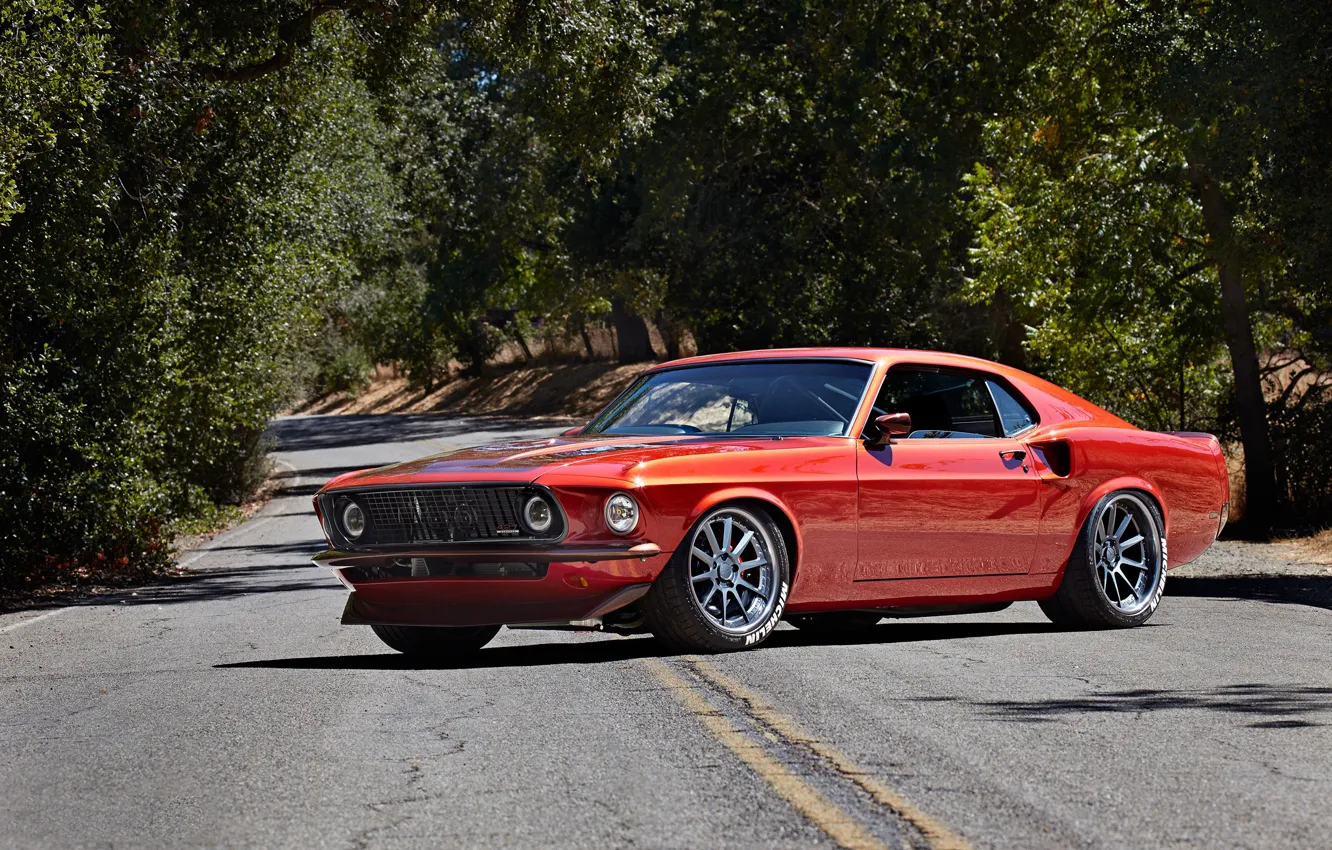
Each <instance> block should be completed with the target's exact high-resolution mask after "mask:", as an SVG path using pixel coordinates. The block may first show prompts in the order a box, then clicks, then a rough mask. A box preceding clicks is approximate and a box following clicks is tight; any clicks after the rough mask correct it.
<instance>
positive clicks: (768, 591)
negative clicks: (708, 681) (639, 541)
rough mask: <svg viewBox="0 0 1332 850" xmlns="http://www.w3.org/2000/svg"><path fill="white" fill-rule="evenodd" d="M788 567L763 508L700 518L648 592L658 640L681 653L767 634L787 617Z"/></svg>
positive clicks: (745, 643)
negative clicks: (784, 610)
mask: <svg viewBox="0 0 1332 850" xmlns="http://www.w3.org/2000/svg"><path fill="white" fill-rule="evenodd" d="M790 574H791V567H790V563H789V561H788V560H787V554H786V544H785V542H784V541H783V540H782V535H781V533H780V532H779V531H778V530H777V526H776V525H775V524H774V523H773V521H772V518H771V517H770V516H769V515H768V513H767V512H766V511H764V510H763V509H762V508H758V507H749V506H744V507H741V506H738V505H724V506H722V507H719V508H714V509H712V510H711V511H708V512H707V513H706V514H704V515H703V517H702V518H701V519H699V521H698V522H697V523H695V524H694V527H693V528H692V529H690V531H689V534H688V535H686V537H685V539H684V541H683V545H681V546H680V548H678V549H677V550H676V552H675V554H674V555H673V556H672V557H671V560H670V562H669V563H668V564H667V565H666V569H664V570H662V573H661V575H660V576H658V577H657V581H656V582H655V583H654V584H653V585H652V590H651V591H650V592H649V593H648V595H647V596H646V597H644V600H643V602H644V604H643V617H644V619H646V621H647V625H648V627H649V628H650V629H651V630H652V633H653V634H654V635H656V636H657V638H658V639H659V640H661V641H663V642H664V643H666V644H667V645H669V646H671V647H672V648H674V649H676V650H680V651H683V652H730V651H733V650H737V649H745V648H746V647H750V646H756V645H758V644H759V643H761V642H763V641H764V640H765V639H767V637H768V635H769V634H771V633H772V630H773V629H774V628H776V626H777V623H778V622H779V621H780V620H781V618H782V610H783V609H784V608H785V607H786V593H787V587H788V585H789V582H790Z"/></svg>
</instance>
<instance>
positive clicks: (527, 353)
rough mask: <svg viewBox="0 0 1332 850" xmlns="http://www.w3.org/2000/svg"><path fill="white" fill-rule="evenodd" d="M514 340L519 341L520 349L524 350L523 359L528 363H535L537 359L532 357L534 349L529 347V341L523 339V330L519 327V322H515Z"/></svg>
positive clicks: (515, 320)
mask: <svg viewBox="0 0 1332 850" xmlns="http://www.w3.org/2000/svg"><path fill="white" fill-rule="evenodd" d="M513 338H514V339H516V340H517V341H518V347H519V348H521V349H522V350H523V357H524V358H525V359H526V360H527V362H528V363H535V362H536V358H535V357H533V356H532V349H530V348H528V347H527V340H526V339H525V338H524V337H523V330H522V328H521V327H519V325H518V320H517V319H514V320H513Z"/></svg>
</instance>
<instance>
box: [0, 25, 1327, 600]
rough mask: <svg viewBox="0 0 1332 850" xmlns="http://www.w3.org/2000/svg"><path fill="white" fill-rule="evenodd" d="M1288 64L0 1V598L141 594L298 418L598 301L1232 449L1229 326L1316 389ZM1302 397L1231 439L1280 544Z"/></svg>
mask: <svg viewBox="0 0 1332 850" xmlns="http://www.w3.org/2000/svg"><path fill="white" fill-rule="evenodd" d="M1329 44H1332V6H1329V5H1328V4H1326V3H1324V2H1321V0H1281V2H1278V3H1270V2H1260V0H1212V2H1204V3H1197V2H1170V3H1159V2H1148V0H1114V2H1105V3H1096V4H1086V3H1081V2H1076V0H1047V2H1042V3H1037V4H1030V3H1019V2H1016V0H943V2H935V3H924V2H910V3H878V4H873V3H871V4H865V3H851V2H833V3H808V2H791V3H781V4H772V3H757V4H756V3H740V2H730V0H691V2H684V0H679V1H678V2H677V0H653V1H651V2H649V0H644V2H627V3H626V2H610V1H609V0H559V2H542V3H514V2H501V3H498V4H496V3H486V4H481V3H471V2H457V3H442V2H431V0H398V2H394V3H384V2H375V0H350V2H346V3H334V4H315V5H311V4H308V3H306V2H303V1H302V0H262V2H261V0H237V2H226V3H222V2H215V0H210V1H209V2H193V0H192V1H191V2H188V3H186V2H183V0H166V2H160V0H154V2H148V0H117V2H111V3H107V4H106V5H104V6H96V5H90V4H81V3H72V2H66V0H21V2H8V3H5V4H3V5H0V293H2V294H3V302H2V303H3V305H4V308H5V313H4V317H3V322H2V323H0V440H3V441H4V444H5V445H6V447H7V448H8V449H9V451H8V452H6V453H5V454H4V455H2V456H0V512H3V515H2V516H0V521H3V523H4V524H3V527H2V528H0V549H3V551H4V553H5V554H6V557H5V558H4V559H3V560H2V561H0V571H2V572H0V580H6V581H12V580H16V579H17V578H19V577H21V576H23V575H33V574H38V573H41V572H42V571H43V570H48V568H53V567H52V566H51V565H53V564H61V565H64V564H67V563H69V562H87V561H90V560H101V561H105V560H107V559H108V558H109V559H111V560H112V561H113V562H118V559H120V558H125V559H126V562H127V563H132V564H137V565H149V566H151V565H153V564H159V563H161V562H162V560H163V559H164V557H165V553H166V548H165V546H164V544H163V540H164V537H165V536H166V535H167V534H168V532H169V530H170V528H172V527H180V526H181V524H182V523H189V522H195V521H198V519H199V518H200V517H214V516H219V515H220V514H218V513H217V512H218V511H219V510H220V509H219V507H218V506H219V505H225V504H229V503H235V502H237V501H239V500H241V499H242V498H244V497H245V495H246V494H247V493H248V492H250V491H251V490H252V489H253V487H254V485H255V483H256V481H257V480H258V478H259V477H261V476H262V474H263V472H264V469H263V463H262V458H263V430H264V427H265V423H266V422H267V420H268V418H269V417H270V416H271V415H272V414H273V413H274V412H275V411H277V410H279V409H281V408H282V406H283V405H285V404H287V403H289V402H291V401H292V400H293V399H295V398H296V397H298V396H299V395H301V394H302V393H308V392H323V391H328V390H332V389H341V390H347V391H353V392H354V391H356V390H357V389H358V388H359V387H361V386H363V385H364V383H365V381H366V380H367V376H368V375H369V374H370V372H371V370H372V368H373V366H374V364H376V363H381V362H386V361H393V362H397V363H399V364H400V365H402V366H404V367H405V368H406V369H407V371H408V374H409V375H410V377H411V379H412V381H413V382H414V383H415V384H417V385H418V386H421V387H432V386H433V385H434V384H435V383H436V382H437V381H439V380H440V379H441V378H442V377H443V376H444V375H445V373H446V371H447V369H448V366H449V364H450V362H451V361H453V360H461V361H462V362H463V363H464V364H465V365H468V366H472V367H476V366H479V365H481V364H483V363H484V362H485V361H486V360H487V359H488V358H489V357H491V356H493V354H494V352H495V351H496V350H497V349H498V347H499V346H500V345H501V344H502V343H503V342H505V341H506V340H507V339H518V338H520V337H519V335H520V334H521V335H522V336H521V338H522V339H524V340H526V339H530V338H532V337H533V336H534V335H543V336H555V335H559V334H562V333H576V332H577V331H578V330H579V329H580V328H581V327H583V326H584V324H585V323H586V322H588V321H589V320H598V319H606V318H612V317H613V318H614V320H615V321H616V323H617V324H622V325H623V326H624V327H626V328H627V327H630V326H631V325H632V324H633V322H627V321H626V320H627V319H630V318H632V317H631V315H630V314H637V316H641V317H649V318H655V319H658V320H659V324H660V325H663V330H666V329H667V328H669V329H671V330H672V331H675V332H678V331H679V330H680V329H682V328H687V329H689V330H691V331H692V332H693V333H694V335H695V337H696V338H697V340H698V341H699V343H700V346H701V347H702V348H703V349H705V350H720V349H734V348H744V347H756V346H767V345H784V344H797V345H804V344H817V343H848V344H889V345H913V346H924V347H937V348H944V349H951V350H961V351H966V352H970V353H975V354H980V355H989V356H996V357H999V358H1001V359H1003V360H1006V361H1008V362H1011V363H1014V364H1016V365H1023V366H1026V367H1028V368H1032V369H1035V370H1036V371H1039V372H1042V373H1044V374H1046V375H1047V376H1049V377H1051V378H1053V379H1054V380H1056V381H1059V382H1061V383H1063V384H1065V385H1067V386H1069V387H1070V388H1071V389H1073V390H1075V391H1077V392H1081V393H1083V394H1085V395H1087V396H1088V397H1090V398H1092V399H1093V400H1095V401H1097V402H1099V403H1101V404H1103V405H1105V406H1106V407H1108V408H1110V409H1112V410H1114V411H1115V412H1117V413H1120V414H1121V415H1124V416H1126V417H1128V418H1129V419H1131V420H1133V421H1135V422H1137V423H1139V424H1141V425H1143V426H1145V427H1149V428H1177V427H1181V426H1182V427H1186V428H1204V429H1206V428H1215V429H1218V430H1221V431H1222V432H1223V433H1226V434H1227V435H1230V434H1233V433H1234V432H1235V430H1236V427H1237V425H1236V424H1235V423H1240V424H1239V425H1238V427H1239V428H1240V429H1241V430H1246V431H1248V432H1252V431H1253V418H1252V416H1250V417H1249V418H1248V419H1246V418H1245V414H1246V412H1248V413H1251V412H1252V411H1253V410H1254V409H1255V408H1258V407H1262V406H1263V404H1262V394H1261V389H1259V388H1257V387H1256V386H1255V384H1256V383H1257V381H1258V380H1259V379H1258V378H1257V377H1253V378H1252V380H1249V379H1247V378H1246V379H1245V380H1239V379H1238V378H1237V377H1236V376H1238V375H1239V369H1238V367H1236V369H1235V370H1234V371H1232V366H1231V364H1232V363H1237V364H1238V363H1241V362H1243V357H1237V355H1236V350H1237V342H1236V330H1235V329H1236V328H1247V329H1248V330H1249V332H1250V333H1251V335H1252V336H1253V337H1254V338H1255V339H1256V343H1257V345H1256V348H1257V350H1258V351H1263V352H1269V353H1270V352H1277V351H1279V352H1283V357H1282V359H1281V360H1280V363H1283V364H1286V366H1283V367H1282V368H1287V367H1289V364H1290V362H1296V363H1298V364H1300V365H1298V366H1296V367H1294V368H1298V369H1304V370H1308V372H1309V373H1310V374H1313V375H1318V374H1324V375H1325V374H1328V373H1329V372H1330V371H1332V282H1329V277H1328V275H1327V273H1326V269H1327V268H1329V261H1332V229H1329V228H1328V227H1327V221H1328V220H1329V217H1330V216H1332V156H1329V155H1328V154H1329V142H1328V139H1332V63H1329V62H1328V61H1327V57H1328V51H1329ZM1209 203H1210V206H1209ZM1223 270H1226V271H1227V273H1228V274H1229V275H1230V276H1229V277H1227V278H1225V279H1228V280H1238V281H1239V282H1240V284H1239V285H1240V287H1241V292H1242V294H1243V296H1244V298H1243V299H1242V300H1246V301H1247V306H1246V305H1244V304H1241V305H1240V306H1239V307H1238V308H1236V307H1235V305H1234V303H1233V301H1234V299H1231V301H1230V302H1228V301H1227V300H1226V299H1224V298H1223V297H1222V295H1221V293H1222V287H1221V280H1222V278H1223V275H1222V271H1223ZM1228 303H1229V304H1230V306H1229V307H1227V304H1228ZM1237 316H1238V319H1239V321H1238V324H1237V323H1236V317H1237ZM638 326H639V327H641V325H638ZM1227 328H1228V329H1229V330H1225V329H1227ZM1240 336H1242V334H1241V335H1240ZM1242 343H1243V340H1242V339H1240V340H1239V344H1238V347H1239V348H1243V345H1242ZM1292 358H1293V361H1292ZM1250 359H1252V360H1255V361H1256V359H1257V355H1256V354H1255V355H1252V356H1251V358H1250ZM1264 362H1266V361H1264ZM1277 371H1278V369H1277V368H1276V366H1275V365H1273V366H1270V367H1269V368H1268V369H1267V372H1266V373H1265V374H1266V378H1267V380H1268V381H1269V387H1268V396H1269V398H1274V399H1275V398H1276V396H1277V395H1279V394H1280V393H1279V389H1280V387H1281V386H1283V385H1282V384H1281V382H1280V381H1279V380H1277V378H1278V376H1277ZM1255 372H1256V370H1255ZM1318 392H1319V393H1321V392H1322V391H1321V390H1320V391H1318ZM1255 398H1257V399H1258V403H1257V404H1255V403H1254V402H1253V400H1254V399H1255ZM1306 398H1307V400H1306ZM1326 410H1327V401H1326V400H1325V399H1324V398H1323V397H1322V396H1321V395H1319V394H1318V393H1312V394H1311V393H1294V394H1287V395H1285V396H1283V397H1282V398H1281V399H1279V400H1276V401H1275V402H1274V405H1273V407H1272V408H1271V410H1270V411H1269V414H1268V417H1267V419H1263V418H1262V417H1261V416H1260V417H1259V422H1260V423H1263V424H1266V423H1270V426H1271V434H1270V438H1271V445H1272V446H1273V447H1274V448H1275V450H1276V456H1275V457H1274V459H1273V462H1272V466H1273V478H1274V480H1275V481H1276V483H1277V484H1278V485H1279V487H1278V489H1279V491H1280V492H1281V493H1282V498H1283V499H1285V500H1286V501H1287V502H1288V503H1290V504H1291V505H1293V506H1300V507H1301V509H1302V510H1304V513H1303V514H1302V516H1304V517H1312V518H1316V517H1318V516H1323V517H1325V516H1327V513H1326V511H1327V504H1328V500H1327V496H1326V493H1327V489H1326V486H1325V485H1322V486H1321V489H1320V485H1319V484H1318V482H1319V481H1320V480H1321V481H1324V482H1325V481H1326V480H1328V479H1329V477H1330V476H1328V475H1326V474H1325V472H1324V471H1323V470H1321V467H1319V466H1318V465H1317V464H1316V463H1314V462H1313V461H1311V460H1310V458H1311V457H1312V456H1314V455H1316V454H1318V455H1321V454H1323V452H1321V447H1322V446H1323V445H1325V444H1326V440H1327V438H1328V436H1329V435H1328V432H1327V421H1326V413H1325V411H1326ZM1245 422H1247V423H1248V424H1247V425H1244V424H1243V423H1245ZM1252 436H1253V434H1252V433H1248V434H1246V435H1245V445H1246V450H1247V448H1248V447H1250V446H1251V445H1253V446H1256V445H1258V443H1257V442H1255V441H1254V440H1252V439H1250V438H1251V437H1252ZM1316 450H1318V451H1316ZM1291 515H1292V516H1295V514H1294V513H1292V514H1291ZM99 554H100V555H101V556H102V557H101V558H100V559H98V555H99Z"/></svg>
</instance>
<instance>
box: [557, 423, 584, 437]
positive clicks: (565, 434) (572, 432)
mask: <svg viewBox="0 0 1332 850" xmlns="http://www.w3.org/2000/svg"><path fill="white" fill-rule="evenodd" d="M581 433H583V426H582V425H578V426H575V427H573V428H570V429H568V430H567V431H561V432H560V436H561V437H577V436H578V435H579V434H581Z"/></svg>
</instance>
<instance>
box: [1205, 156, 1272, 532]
mask: <svg viewBox="0 0 1332 850" xmlns="http://www.w3.org/2000/svg"><path fill="white" fill-rule="evenodd" d="M1189 177H1190V179H1191V180H1192V181H1193V185H1194V187H1195V188H1196V189H1197V191H1198V196H1199V200H1200V201H1201V202H1202V211H1203V222H1204V224H1205V225H1206V226H1207V233H1208V236H1209V237H1211V245H1212V253H1213V256H1214V259H1215V260H1216V262H1217V267H1218V270H1219V272H1220V277H1221V319H1222V325H1223V327H1224V331H1225V337H1226V347H1227V348H1228V349H1230V364H1231V367H1232V368H1233V369H1234V371H1235V405H1236V408H1237V410H1236V412H1237V413H1238V415H1239V426H1240V442H1241V443H1242V444H1243V446H1244V525H1245V527H1246V529H1247V532H1248V536H1249V537H1253V538H1258V539H1264V538H1266V537H1268V536H1269V535H1270V534H1271V532H1272V522H1273V520H1274V518H1275V515H1276V496H1277V492H1276V465H1275V463H1274V462H1273V458H1272V437H1271V434H1270V433H1269V429H1268V424H1267V400H1266V399H1265V398H1264V397H1263V381H1262V374H1261V372H1260V370H1259V367H1258V348H1257V346H1256V345H1255V344H1254V341H1253V325H1252V324H1251V323H1250V321H1249V304H1248V299H1247V298H1246V296H1245V294H1244V277H1243V271H1242V262H1241V261H1242V257H1241V256H1240V249H1239V245H1238V244H1236V242H1235V234H1234V229H1233V227H1232V225H1231V214H1230V210H1229V209H1228V207H1227V205H1226V200H1225V197H1224V196H1223V195H1222V194H1221V186H1220V185H1219V184H1218V183H1217V181H1216V179H1215V178H1214V177H1212V176H1211V175H1209V174H1208V173H1207V171H1206V169H1205V168H1201V167H1198V166H1195V165H1190V166H1189Z"/></svg>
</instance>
